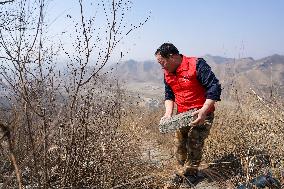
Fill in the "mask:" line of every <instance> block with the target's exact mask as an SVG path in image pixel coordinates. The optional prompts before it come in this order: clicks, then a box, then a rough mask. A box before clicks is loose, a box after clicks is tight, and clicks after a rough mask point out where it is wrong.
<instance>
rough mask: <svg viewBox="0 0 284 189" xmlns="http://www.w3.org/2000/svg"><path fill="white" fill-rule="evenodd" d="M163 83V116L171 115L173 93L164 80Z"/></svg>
mask: <svg viewBox="0 0 284 189" xmlns="http://www.w3.org/2000/svg"><path fill="white" fill-rule="evenodd" d="M164 83H165V108H166V112H165V115H164V117H171V116H172V115H173V109H174V101H175V95H174V92H173V90H172V89H171V87H170V86H169V85H168V84H167V82H166V80H164Z"/></svg>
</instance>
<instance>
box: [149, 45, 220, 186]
mask: <svg viewBox="0 0 284 189" xmlns="http://www.w3.org/2000/svg"><path fill="white" fill-rule="evenodd" d="M155 56H156V58H157V61H158V62H159V64H160V65H161V66H162V68H163V69H164V82H165V109H166V110H165V114H164V117H166V118H169V117H171V116H172V115H173V109H174V103H175V104H176V105H177V113H182V112H186V111H192V115H193V116H195V117H196V119H195V120H194V121H193V122H192V123H190V125H191V127H184V128H181V129H178V130H177V131H176V133H175V146H176V149H175V154H176V159H177V162H178V165H179V167H180V168H179V169H178V170H179V171H178V172H177V173H176V174H175V176H174V178H173V182H175V183H174V184H178V182H182V180H183V179H182V178H186V180H187V181H189V183H190V184H193V182H195V181H196V178H197V172H198V166H199V164H200V161H201V158H202V148H203V144H204V140H205V139H206V138H207V136H208V134H209V131H210V129H211V125H212V122H213V118H214V110H215V108H214V103H215V102H216V101H220V95H221V85H220V84H219V80H218V79H217V78H216V77H215V75H214V73H213V72H212V71H211V68H210V66H209V65H208V64H207V63H206V61H205V60H204V59H202V58H196V57H187V56H184V55H182V54H179V51H178V49H177V48H176V47H175V46H174V45H173V44H171V43H164V44H162V45H161V46H160V47H159V48H158V49H157V51H156V52H155ZM164 117H163V118H164Z"/></svg>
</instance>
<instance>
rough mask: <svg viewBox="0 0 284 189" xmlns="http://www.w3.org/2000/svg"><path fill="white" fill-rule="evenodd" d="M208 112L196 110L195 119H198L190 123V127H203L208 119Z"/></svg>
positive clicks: (193, 113) (193, 114)
mask: <svg viewBox="0 0 284 189" xmlns="http://www.w3.org/2000/svg"><path fill="white" fill-rule="evenodd" d="M206 115H207V113H206V110H205V109H203V108H201V109H199V110H196V111H195V112H192V116H193V117H197V118H196V119H195V120H194V121H193V122H191V123H190V126H193V127H194V126H197V125H202V124H203V123H204V121H205V118H206Z"/></svg>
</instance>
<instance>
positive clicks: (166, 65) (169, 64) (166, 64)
mask: <svg viewBox="0 0 284 189" xmlns="http://www.w3.org/2000/svg"><path fill="white" fill-rule="evenodd" d="M156 58H157V61H158V63H159V64H160V65H161V66H162V68H163V69H165V70H167V71H169V72H173V71H174V70H173V69H174V68H175V63H174V60H173V58H172V56H170V57H169V58H164V57H162V56H161V55H160V54H157V55H156Z"/></svg>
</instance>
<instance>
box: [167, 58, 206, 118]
mask: <svg viewBox="0 0 284 189" xmlns="http://www.w3.org/2000/svg"><path fill="white" fill-rule="evenodd" d="M196 60H197V58H196V57H186V56H183V59H182V62H181V64H180V65H179V67H178V68H177V70H176V72H175V73H170V72H168V71H167V70H165V80H166V83H167V84H168V85H169V86H170V87H171V88H172V91H173V93H174V94H175V103H176V104H177V111H178V112H179V113H181V112H185V111H188V110H190V109H193V108H198V109H199V108H201V107H202V106H203V104H204V102H205V100H206V97H205V95H206V90H205V88H204V87H203V86H202V85H201V84H200V82H199V81H198V80H197V73H196V62H197V61H196Z"/></svg>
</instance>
